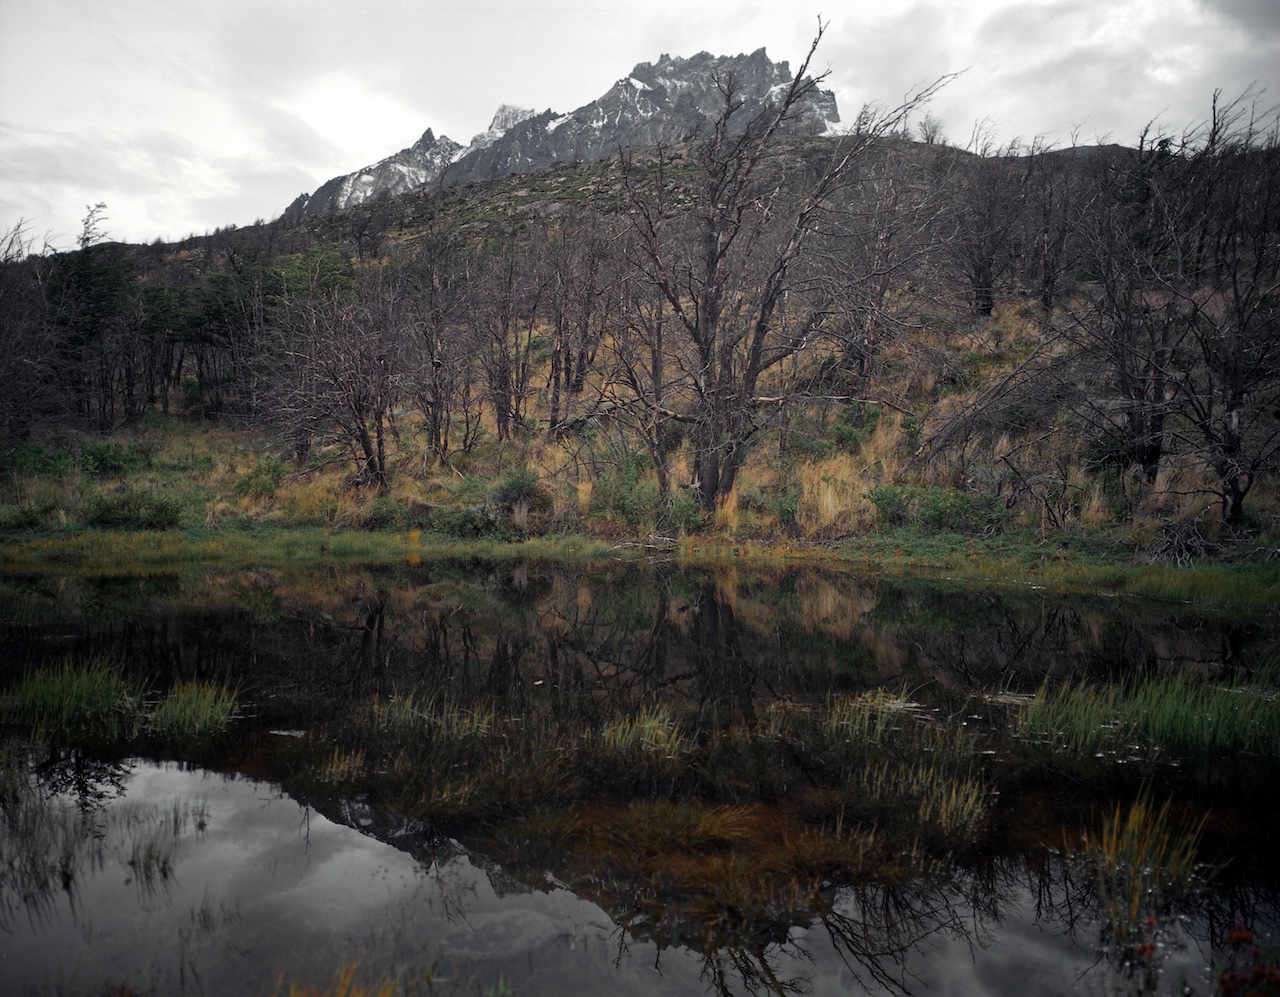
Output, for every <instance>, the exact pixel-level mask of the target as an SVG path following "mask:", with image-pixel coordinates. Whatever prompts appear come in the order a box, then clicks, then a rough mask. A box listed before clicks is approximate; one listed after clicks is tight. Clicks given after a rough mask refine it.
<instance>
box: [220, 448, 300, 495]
mask: <svg viewBox="0 0 1280 997" xmlns="http://www.w3.org/2000/svg"><path fill="white" fill-rule="evenodd" d="M286 470H287V469H286V468H285V465H284V461H282V460H281V459H280V458H279V457H272V456H268V457H263V458H261V459H260V460H259V461H258V462H257V463H256V464H254V465H253V469H252V470H250V471H247V472H246V473H244V474H242V475H240V476H239V477H238V478H236V483H235V485H234V486H232V487H233V490H234V491H235V493H236V494H237V495H239V496H240V497H242V498H243V497H245V496H251V497H253V498H271V497H272V496H273V495H275V493H276V491H277V490H278V489H279V488H280V483H281V482H282V481H284V475H285V471H286Z"/></svg>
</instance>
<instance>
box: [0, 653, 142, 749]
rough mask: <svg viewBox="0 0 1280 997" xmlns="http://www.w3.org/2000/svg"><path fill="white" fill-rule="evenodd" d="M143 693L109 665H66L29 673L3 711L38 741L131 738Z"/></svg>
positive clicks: (67, 662)
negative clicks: (51, 739) (41, 739)
mask: <svg viewBox="0 0 1280 997" xmlns="http://www.w3.org/2000/svg"><path fill="white" fill-rule="evenodd" d="M145 694H146V689H145V687H144V686H143V685H142V684H140V683H138V682H135V681H131V680H129V679H126V678H125V677H124V676H122V675H121V674H120V670H119V668H118V667H116V666H115V665H114V664H112V663H111V662H107V661H104V660H101V659H95V660H93V661H89V662H86V663H83V664H73V663H72V662H69V661H66V662H62V663H61V664H58V665H56V666H54V667H52V668H46V669H41V670H38V671H33V672H30V673H28V674H27V675H26V676H25V677H24V678H23V680H22V682H21V683H20V684H19V685H18V686H17V688H16V689H14V690H13V692H11V693H10V694H9V696H8V697H7V699H6V701H5V710H4V712H5V716H6V718H7V719H8V720H10V721H11V722H16V723H17V724H19V725H20V726H22V727H25V728H26V729H28V730H30V731H31V732H32V733H33V734H34V735H35V736H36V737H38V738H51V737H53V738H90V739H97V738H103V739H115V738H119V737H127V736H130V735H132V734H133V732H134V731H135V729H136V726H137V721H138V715H139V712H138V711H139V704H140V703H141V702H142V699H143V696H144V695H145Z"/></svg>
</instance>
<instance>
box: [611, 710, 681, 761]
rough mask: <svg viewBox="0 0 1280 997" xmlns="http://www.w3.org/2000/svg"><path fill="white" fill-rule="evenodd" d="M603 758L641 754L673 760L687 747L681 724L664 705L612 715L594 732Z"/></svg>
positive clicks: (638, 756)
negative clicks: (626, 713)
mask: <svg viewBox="0 0 1280 997" xmlns="http://www.w3.org/2000/svg"><path fill="white" fill-rule="evenodd" d="M598 748H599V750H600V752H601V753H602V754H603V756H604V757H605V758H608V759H611V760H613V761H615V762H616V763H619V764H625V763H627V762H634V761H639V760H640V759H641V758H642V757H643V756H646V755H647V756H650V757H652V758H660V759H668V760H675V759H678V758H679V757H680V755H681V754H682V753H683V752H686V751H687V750H688V744H687V740H686V732H685V728H684V725H683V724H682V723H681V722H680V720H679V719H677V717H676V716H675V714H674V713H673V711H672V710H671V709H669V708H668V707H666V706H645V707H643V708H641V709H640V711H639V712H637V713H635V714H633V715H623V716H618V717H613V718H612V719H610V720H608V721H607V722H605V723H604V724H603V725H602V726H601V728H600V733H599V735H598Z"/></svg>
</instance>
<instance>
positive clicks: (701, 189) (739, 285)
mask: <svg viewBox="0 0 1280 997" xmlns="http://www.w3.org/2000/svg"><path fill="white" fill-rule="evenodd" d="M823 27H824V26H823V25H821V24H820V25H819V30H818V34H817V36H816V37H815V38H814V41H813V44H812V46H811V47H810V50H809V53H808V54H807V55H806V57H805V58H804V60H803V61H802V63H801V65H800V67H799V69H798V70H797V72H796V75H795V78H794V79H793V80H792V81H791V83H790V84H789V85H788V86H787V87H786V88H785V89H784V90H782V91H781V92H780V93H779V94H778V95H777V97H776V99H775V101H774V102H773V103H772V104H771V105H770V106H768V107H767V108H766V109H765V111H763V112H762V113H761V114H759V115H758V116H757V117H755V118H754V119H752V120H750V121H742V120H741V115H740V113H739V112H740V111H741V110H742V108H743V106H744V103H745V101H744V98H743V96H742V94H741V93H740V92H739V90H738V87H737V84H736V82H735V81H734V80H733V79H732V78H728V79H722V80H720V81H718V83H719V86H720V93H721V97H722V100H723V103H722V107H721V111H720V113H719V116H718V117H717V119H716V120H715V122H714V123H713V124H712V126H711V128H710V132H709V134H708V135H707V136H706V137H705V138H704V139H702V140H701V141H699V142H698V143H696V145H695V146H694V148H693V149H692V150H691V160H690V165H689V169H688V171H687V177H688V179H687V181H685V183H686V191H687V195H688V197H689V198H690V199H691V201H692V206H691V209H690V210H689V211H688V214H687V217H688V219H689V222H688V226H687V229H686V230H685V231H679V230H678V228H677V226H676V225H675V224H674V223H673V219H671V218H670V217H667V211H666V209H667V199H666V196H665V194H659V193H658V191H659V190H660V189H661V188H662V186H663V185H665V184H666V183H668V182H669V181H671V180H673V179H674V178H673V177H672V176H671V171H670V168H669V167H670V164H668V163H665V162H660V163H659V164H658V168H656V169H649V170H647V171H646V170H643V169H641V166H640V164H639V163H638V162H637V161H636V160H635V159H634V158H630V159H628V160H626V161H625V162H624V167H625V169H624V182H625V185H626V191H627V195H628V199H629V202H630V207H631V209H632V210H631V215H630V218H631V219H632V222H633V225H634V227H635V234H636V246H637V249H636V258H637V261H638V263H639V264H640V266H641V267H642V268H643V271H644V273H645V276H646V278H647V279H648V280H649V281H650V282H651V283H652V284H653V285H654V287H655V288H657V289H658V291H659V292H660V293H661V295H662V297H663V299H664V300H665V302H666V305H667V307H669V309H670V315H671V323H672V325H673V326H674V327H675V328H678V329H679V331H680V334H681V335H682V336H683V337H684V338H685V339H687V341H688V343H689V346H690V354H691V356H690V364H689V367H688V369H687V371H686V373H687V375H688V379H689V383H688V390H689V392H690V393H691V395H692V406H691V411H690V412H689V413H688V414H687V415H686V416H684V417H683V418H685V419H686V421H688V422H690V423H691V424H692V438H693V447H694V453H693V456H694V463H695V477H696V482H697V487H698V490H699V494H700V497H701V501H702V503H703V504H704V506H706V507H713V506H715V505H716V504H717V503H718V502H719V501H720V500H721V499H723V498H724V496H726V495H727V494H728V493H729V492H730V490H731V489H732V488H733V485H734V482H735V480H736V478H737V474H738V471H739V469H740V468H741V467H742V465H743V462H744V461H745V459H746V457H747V453H748V449H749V446H750V444H751V442H752V440H753V438H754V437H755V436H756V435H757V433H758V432H759V431H760V429H761V428H762V426H763V423H764V419H763V416H764V414H765V413H766V412H767V410H768V408H769V406H770V405H776V403H777V400H778V399H777V397H774V398H772V399H769V400H766V399H764V398H762V397H761V396H759V395H758V392H757V389H758V387H759V385H760V383H761V378H762V377H764V376H765V375H766V374H767V373H768V372H769V371H771V370H773V369H774V368H775V367H777V365H778V364H780V363H782V361H784V360H785V359H787V358H788V357H791V356H794V355H795V354H797V353H798V352H800V351H802V350H804V349H806V348H807V347H808V346H809V345H810V344H811V343H812V342H813V337H814V333H815V332H816V331H817V329H818V328H819V327H820V326H821V325H822V323H823V321H824V320H825V318H826V315H827V311H826V308H825V304H824V303H823V302H822V301H821V300H820V299H819V298H816V297H813V296H809V295H806V294H805V293H804V290H803V288H801V287H800V286H799V285H798V283H797V282H796V280H795V279H794V270H795V268H796V266H797V263H798V261H800V260H802V259H803V258H804V256H805V254H806V253H807V252H808V251H809V248H810V241H811V239H812V237H813V236H814V233H815V232H816V231H817V229H818V226H819V223H820V221H821V220H822V219H823V218H824V216H825V214H826V212H827V209H828V206H829V199H830V198H831V196H832V195H833V194H834V193H835V192H836V191H837V190H838V189H839V188H840V186H841V184H842V183H844V182H845V181H846V180H847V179H848V178H849V176H850V174H851V173H853V171H854V168H855V165H856V164H857V163H859V162H860V160H861V159H862V157H863V155H864V154H865V153H866V151H867V150H868V149H869V148H871V146H872V144H873V142H874V141H875V140H876V139H877V138H879V137H880V136H882V135H884V134H886V133H887V132H889V131H891V130H892V129H893V128H894V127H896V126H898V125H900V124H901V122H902V121H903V120H904V119H905V117H906V114H907V112H908V111H909V110H910V109H911V108H913V107H915V106H916V105H917V104H919V103H920V101H922V100H923V99H925V97H926V96H927V95H928V92H929V91H928V90H926V91H925V92H922V93H920V94H917V95H916V96H914V97H912V98H911V99H910V100H909V101H908V102H907V103H905V104H904V105H902V106H900V107H898V108H895V109H894V110H891V111H887V112H886V111H883V110H877V109H873V108H868V109H864V112H863V113H862V114H861V115H860V117H859V123H858V127H857V129H856V130H855V132H854V133H853V134H852V135H850V136H849V137H848V138H847V139H845V140H844V141H843V142H842V143H840V145H839V146H838V147H837V148H836V151H835V154H834V155H833V156H832V158H831V159H830V161H829V162H828V163H827V165H826V166H825V167H824V168H822V169H821V170H819V171H817V173H816V174H810V173H809V172H808V171H807V165H806V163H805V161H804V159H803V158H802V157H799V156H795V155H788V153H793V152H794V147H788V143H787V142H786V141H785V137H786V135H787V125H788V123H789V122H791V121H793V120H794V119H796V118H797V116H798V115H799V113H800V112H801V110H802V109H803V108H804V104H805V101H806V100H807V99H808V98H809V97H810V95H812V94H813V93H814V92H815V91H816V89H817V88H818V86H819V85H820V83H821V82H822V80H823V79H824V78H825V77H824V76H818V77H816V78H814V77H810V76H808V75H807V74H808V72H809V65H810V62H811V60H812V58H813V55H814V53H815V51H816V50H817V47H818V44H819V43H820V41H821V38H822V33H823ZM682 172H684V171H682Z"/></svg>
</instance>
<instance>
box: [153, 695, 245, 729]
mask: <svg viewBox="0 0 1280 997" xmlns="http://www.w3.org/2000/svg"><path fill="white" fill-rule="evenodd" d="M235 708H236V694H235V692H234V691H232V690H231V689H228V688H227V687H226V686H223V685H219V684H218V683H216V682H200V681H183V682H179V683H178V684H177V685H175V686H174V687H173V688H172V689H170V690H169V693H168V695H166V696H165V697H164V698H163V699H162V700H160V702H159V704H157V706H156V708H155V709H154V710H153V711H152V713H151V729H152V731H154V732H155V733H156V734H159V735H161V736H162V737H184V736H185V737H194V736H198V735H201V734H208V733H210V732H212V731H215V730H220V729H221V728H222V727H225V726H226V724H227V721H228V720H230V719H231V717H232V715H233V714H234V713H235Z"/></svg>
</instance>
